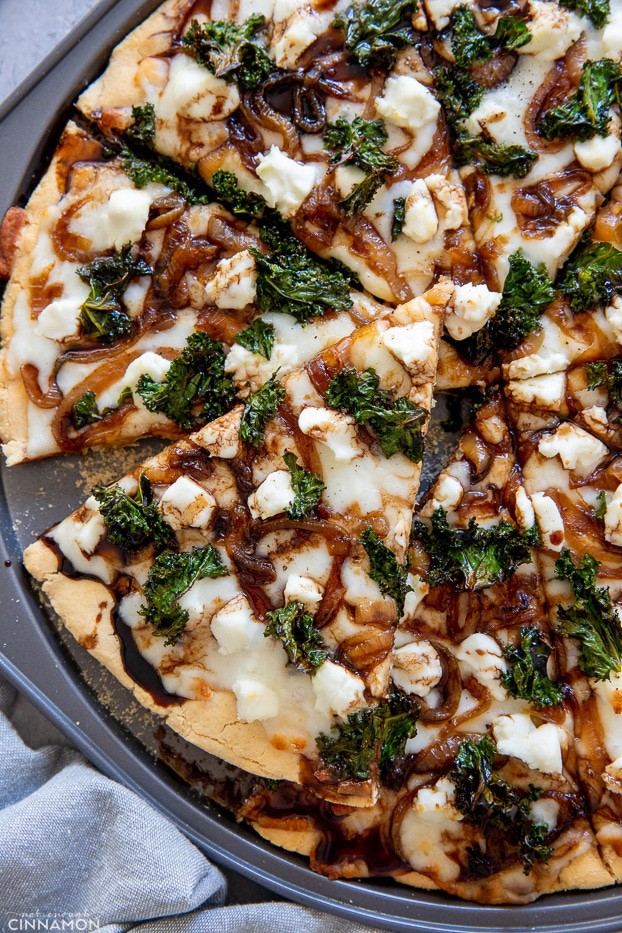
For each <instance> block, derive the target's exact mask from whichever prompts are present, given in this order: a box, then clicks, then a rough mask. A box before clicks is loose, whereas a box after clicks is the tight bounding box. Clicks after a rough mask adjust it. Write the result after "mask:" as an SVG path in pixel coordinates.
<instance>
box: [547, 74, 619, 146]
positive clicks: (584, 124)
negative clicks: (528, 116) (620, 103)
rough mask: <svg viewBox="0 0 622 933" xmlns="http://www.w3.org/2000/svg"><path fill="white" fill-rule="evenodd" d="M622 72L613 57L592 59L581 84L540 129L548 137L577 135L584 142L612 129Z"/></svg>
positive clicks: (551, 110) (563, 137)
mask: <svg viewBox="0 0 622 933" xmlns="http://www.w3.org/2000/svg"><path fill="white" fill-rule="evenodd" d="M621 76H622V72H621V71H620V65H619V64H618V63H617V62H614V61H613V60H612V59H610V58H601V59H600V61H597V62H592V61H588V62H586V63H585V65H584V66H583V73H582V75H581V80H580V81H579V87H578V88H577V90H576V91H575V92H574V94H571V95H570V97H568V98H567V99H566V100H565V101H564V102H563V103H561V104H559V105H558V106H557V107H552V108H551V109H550V110H549V111H547V113H546V114H545V115H544V117H543V118H542V120H541V121H540V123H539V125H538V127H537V129H538V132H539V133H540V135H541V136H544V138H545V139H566V138H567V137H568V136H573V137H575V138H576V139H578V140H579V141H581V142H583V141H585V140H586V139H592V137H593V136H595V135H596V134H598V135H599V136H606V135H607V133H608V131H609V122H610V117H609V108H610V107H611V105H612V104H613V103H614V101H615V99H616V96H617V84H618V82H619V80H620V77H621Z"/></svg>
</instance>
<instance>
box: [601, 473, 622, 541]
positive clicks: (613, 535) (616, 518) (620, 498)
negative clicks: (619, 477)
mask: <svg viewBox="0 0 622 933" xmlns="http://www.w3.org/2000/svg"><path fill="white" fill-rule="evenodd" d="M605 538H606V539H607V541H609V542H610V543H611V544H614V545H615V546H616V547H622V483H620V485H619V486H618V488H617V489H616V491H615V492H614V494H613V496H612V497H611V500H610V502H609V503H608V504H607V511H606V512H605Z"/></svg>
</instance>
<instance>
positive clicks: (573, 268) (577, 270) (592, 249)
mask: <svg viewBox="0 0 622 933" xmlns="http://www.w3.org/2000/svg"><path fill="white" fill-rule="evenodd" d="M556 285H557V287H558V288H559V290H560V291H561V293H562V295H564V296H565V297H566V298H567V299H568V301H569V302H570V306H571V308H572V310H573V311H574V312H575V313H576V312H580V311H589V309H590V308H595V307H597V306H598V305H604V304H608V303H609V302H610V301H611V297H612V295H613V293H614V290H615V289H617V288H619V287H620V286H621V285H622V250H619V249H616V248H615V246H612V245H611V243H592V242H591V241H590V239H589V236H584V237H582V238H581V240H580V242H579V245H578V246H577V248H576V249H575V251H574V252H573V254H572V256H571V257H570V259H569V260H568V262H567V263H566V264H565V266H564V267H563V269H562V270H561V272H560V273H559V276H558V279H557V282H556Z"/></svg>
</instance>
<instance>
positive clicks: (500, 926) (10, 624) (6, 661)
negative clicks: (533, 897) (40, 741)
mask: <svg viewBox="0 0 622 933" xmlns="http://www.w3.org/2000/svg"><path fill="white" fill-rule="evenodd" d="M157 2H158V0H148V2H144V3H140V2H139V0H116V2H115V0H102V2H100V3H99V4H98V5H97V6H96V7H95V8H94V9H93V11H92V12H91V13H90V14H89V15H88V16H87V17H85V18H84V19H83V20H82V21H81V22H80V23H79V24H78V25H77V26H76V27H75V29H74V30H73V32H72V33H71V35H70V36H69V37H67V39H65V40H64V41H63V42H62V43H61V44H60V45H59V46H58V47H57V48H56V49H55V50H54V51H53V52H52V53H51V54H50V55H49V56H48V57H47V58H46V59H45V60H44V62H43V63H42V64H41V65H40V66H39V68H38V69H37V71H36V72H34V73H33V74H32V75H30V76H29V77H28V78H27V79H26V81H25V82H24V83H23V84H22V85H21V86H20V87H19V88H18V89H17V90H16V91H15V92H14V93H13V94H12V95H11V97H9V98H8V100H7V101H6V102H5V103H4V105H3V106H2V107H1V108H0V171H1V176H0V177H1V178H2V185H1V187H0V216H1V215H2V214H3V213H4V211H5V210H6V209H7V208H8V207H9V206H10V205H11V204H14V203H16V202H17V203H19V202H21V203H24V201H25V199H26V198H27V196H28V194H29V193H30V191H31V190H32V188H33V186H34V184H35V183H36V180H37V177H38V173H39V172H40V170H41V169H42V168H43V167H44V166H45V163H46V160H47V158H48V156H49V155H51V152H52V150H53V146H54V144H55V142H56V140H57V139H58V136H59V133H60V129H61V127H62V125H63V123H64V121H65V120H66V119H67V117H68V116H69V115H70V114H71V102H72V101H73V100H75V98H76V96H77V95H78V94H79V92H80V91H81V90H82V89H83V88H84V87H85V86H86V85H87V84H88V83H89V82H90V81H91V80H92V79H93V78H94V77H95V76H96V75H97V73H98V72H99V71H101V70H102V68H103V67H104V66H105V64H106V62H107V59H108V56H109V55H110V51H111V49H112V48H113V46H114V45H115V44H116V43H117V42H118V41H119V40H120V39H121V38H122V37H123V36H124V35H125V34H126V33H127V32H128V31H129V30H130V29H132V28H133V27H134V26H135V25H136V24H137V23H139V22H140V21H141V20H142V19H143V18H144V17H145V16H147V15H148V14H149V13H150V12H151V11H152V10H153V9H154V8H155V7H156V5H157ZM442 407H443V405H442V403H441V404H439V405H438V406H437V412H438V411H440V410H442ZM435 420H436V422H437V427H438V421H439V420H440V416H439V415H438V414H437V415H436V419H435ZM453 440H454V438H452V436H451V435H444V436H443V435H442V432H440V431H439V430H438V429H437V430H435V431H434V432H433V434H432V438H431V443H430V444H429V445H428V447H429V449H430V450H431V457H430V459H429V460H428V474H430V473H431V472H433V471H434V469H435V468H437V467H438V464H439V462H442V460H443V458H446V457H447V456H448V454H449V451H450V450H451V447H452V445H453ZM155 449H157V445H155V446H154V442H148V443H143V444H141V445H135V446H133V447H131V448H128V449H126V450H125V451H123V452H108V453H103V452H99V453H90V454H86V455H84V456H83V457H81V458H78V457H66V458H57V459H52V460H48V461H43V462H41V463H34V464H26V465H22V466H17V467H14V468H13V469H11V470H8V469H6V468H5V467H4V465H2V466H1V467H0V484H1V493H2V495H1V497H0V605H1V612H0V672H2V674H3V675H4V676H5V677H7V678H8V679H9V680H10V681H11V682H12V683H13V684H14V685H15V686H16V687H18V688H19V689H20V690H21V691H22V692H23V693H24V694H25V695H26V696H27V697H28V698H29V699H30V700H31V701H32V702H33V703H34V704H35V705H36V706H37V707H38V708H39V709H40V710H41V711H42V712H43V713H44V714H45V715H47V716H48V718H49V719H51V720H52V721H53V722H54V723H55V724H56V725H57V726H58V727H59V728H60V729H61V730H62V731H63V732H64V733H65V734H66V735H67V736H68V737H69V738H70V739H71V740H72V741H73V742H74V743H75V745H76V746H77V747H78V748H79V749H80V750H81V751H82V752H83V753H84V754H85V755H86V757H87V758H89V759H90V760H91V761H92V762H93V763H94V764H96V765H97V766H98V767H99V768H101V770H102V771H104V772H105V773H106V774H108V775H110V776H111V777H113V778H115V779H116V780H118V781H121V782H123V783H124V784H126V785H127V786H128V787H131V788H132V789H133V790H134V791H136V792H137V793H139V794H141V795H142V796H143V797H144V798H145V799H147V800H148V801H149V802H150V803H151V804H152V805H153V806H155V807H157V808H158V809H159V810H161V811H162V812H163V813H165V814H166V815H167V816H168V817H170V818H171V819H172V820H174V821H175V823H176V824H177V825H178V826H179V827H180V828H181V830H182V831H183V832H184V833H186V835H187V836H189V837H190V838H191V839H192V840H193V842H195V843H196V845H197V846H199V847H200V848H201V849H202V850H204V851H205V852H206V854H207V855H209V856H211V857H213V858H214V859H215V860H216V861H217V862H219V863H220V864H222V865H225V866H227V867H229V868H231V869H234V870H235V871H238V872H240V873H241V874H243V875H245V876H247V877H248V878H251V879H252V880H253V881H255V882H257V883H259V884H261V885H264V886H265V887H266V888H268V889H269V890H271V891H273V892H276V893H277V894H280V895H282V896H284V897H288V898H291V899H293V900H295V901H298V902H300V903H303V904H306V905H308V906H312V907H319V908H321V909H323V910H329V911H331V912H333V913H335V914H339V915H341V916H344V917H348V918H350V919H352V920H355V921H358V922H359V923H363V924H375V925H378V926H380V927H382V928H383V929H385V930H396V931H403V930H413V931H421V933H423V931H434V933H482V931H490V930H496V931H502V930H504V931H513V933H527V931H535V930H547V931H548V933H561V931H564V933H596V931H602V933H619V931H620V926H621V919H620V918H621V917H622V892H620V893H618V891H617V890H616V889H613V888H610V889H606V890H604V891H597V892H582V893H580V894H566V895H555V896H551V897H548V898H546V897H545V898H543V899H542V900H540V901H538V902H536V903H535V904H532V905H528V906H521V907H483V906H480V905H475V904H468V903H464V902H461V901H458V900H457V899H454V898H450V897H449V896H446V895H444V894H442V893H439V894H434V893H430V892H423V891H416V890H413V889H410V888H405V887H402V886H400V885H398V884H396V883H394V882H393V881H390V880H379V879H377V880H375V881H373V882H367V881H365V882H357V881H348V882H346V881H330V880H329V879H327V878H323V877H321V876H319V875H316V874H314V873H313V872H312V871H311V870H310V869H309V868H308V867H307V863H306V861H304V860H303V859H301V858H299V857H298V856H296V855H293V854H290V853H285V852H283V851H282V850H279V849H276V848H274V847H273V846H271V845H270V844H269V843H267V842H265V841H263V840H262V839H260V838H259V837H258V836H256V835H255V834H254V833H253V832H252V831H251V830H250V829H248V828H246V827H244V826H241V825H238V824H236V823H235V822H234V820H233V819H232V818H231V817H229V816H228V815H227V813H226V811H224V810H221V809H220V808H219V807H218V806H216V805H215V804H213V803H211V802H210V800H208V799H207V794H210V793H211V794H212V796H213V792H214V789H215V787H216V786H217V785H218V781H221V783H222V779H223V777H226V776H227V774H228V771H227V767H226V766H224V765H223V764H222V763H219V762H218V761H217V760H216V759H212V758H211V757H210V756H206V755H204V754H203V753H201V754H200V755H199V754H197V752H196V750H195V752H194V758H193V753H192V749H191V747H190V746H185V747H184V743H181V742H180V740H179V739H178V738H176V737H175V736H173V735H172V734H171V733H168V732H167V730H166V728H165V727H163V726H162V724H161V723H160V722H159V720H157V717H153V716H151V714H149V713H147V712H146V711H145V710H143V709H142V708H140V707H138V705H137V704H136V703H135V702H134V701H133V699H132V698H131V697H130V696H129V694H128V693H127V691H125V690H124V689H123V688H122V687H120V685H118V683H117V682H116V680H115V679H114V678H113V677H112V676H111V675H109V674H108V672H107V671H105V670H104V669H103V668H101V667H100V665H99V664H97V662H96V661H94V659H92V658H91V657H90V656H89V655H88V654H87V653H86V652H85V651H84V650H83V649H81V648H80V647H79V646H78V645H77V644H76V643H75V642H74V641H73V639H71V638H70V637H69V636H66V635H64V634H63V633H62V632H60V631H59V630H58V629H57V628H56V625H55V621H54V619H53V618H52V616H51V615H50V614H48V613H47V611H46V610H45V608H44V607H43V606H42V603H41V602H40V600H39V598H38V597H37V595H36V594H35V593H34V592H33V591H32V590H31V588H30V585H29V582H28V578H27V575H26V574H25V572H24V570H23V569H22V566H21V553H22V550H23V548H24V547H25V546H26V545H28V544H29V543H30V542H31V541H33V540H34V539H35V537H36V536H37V535H38V534H40V533H41V532H42V531H43V530H44V529H45V528H46V527H48V526H49V525H50V524H52V523H53V522H55V521H58V520H60V519H61V518H63V517H64V516H65V514H66V513H67V512H68V511H70V510H71V509H73V508H75V507H76V506H77V505H78V504H79V503H80V502H81V501H82V499H83V498H84V496H85V494H86V492H87V491H88V489H90V486H91V485H92V484H93V483H94V482H99V481H102V480H104V481H106V480H111V479H112V478H113V476H114V475H115V474H117V475H118V474H119V473H121V472H122V471H125V470H126V469H128V468H131V467H132V466H133V465H135V464H137V463H138V462H139V461H140V460H141V459H143V458H144V457H145V456H146V455H148V454H150V453H152V452H154V450H155Z"/></svg>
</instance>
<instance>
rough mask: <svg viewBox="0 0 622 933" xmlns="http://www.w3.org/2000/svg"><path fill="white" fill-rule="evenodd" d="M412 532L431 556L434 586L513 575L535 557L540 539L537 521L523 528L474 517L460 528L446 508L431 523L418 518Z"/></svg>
mask: <svg viewBox="0 0 622 933" xmlns="http://www.w3.org/2000/svg"><path fill="white" fill-rule="evenodd" d="M412 536H413V539H415V540H417V541H420V542H421V544H422V545H423V547H424V548H425V550H426V552H427V554H428V557H429V559H430V565H429V568H428V575H427V579H428V583H429V584H430V586H433V587H434V586H442V584H444V583H450V584H451V585H452V586H454V587H456V588H457V589H459V590H470V591H472V590H481V589H483V588H484V587H487V586H492V584H493V583H499V582H501V581H503V580H507V579H509V578H510V577H511V576H512V574H513V573H514V571H515V570H516V568H517V567H518V566H519V565H520V564H525V563H527V562H528V561H529V560H530V559H531V558H530V553H529V548H530V547H532V546H533V545H536V544H538V543H539V540H540V534H539V532H538V529H537V526H536V525H534V526H533V527H532V528H530V529H529V530H528V531H525V532H521V531H519V530H518V529H517V528H516V527H515V526H514V525H511V524H510V523H509V522H506V521H502V522H499V524H498V525H492V526H490V527H485V526H483V525H478V524H477V522H476V521H475V519H474V518H472V519H471V520H470V522H469V524H468V525H467V527H466V528H456V527H453V526H452V525H450V524H449V522H448V521H447V513H446V512H445V509H443V508H438V509H436V510H435V511H434V512H433V513H432V518H431V523H430V525H429V526H428V525H427V524H426V523H425V522H422V521H416V522H415V523H414V525H413V531H412Z"/></svg>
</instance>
